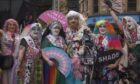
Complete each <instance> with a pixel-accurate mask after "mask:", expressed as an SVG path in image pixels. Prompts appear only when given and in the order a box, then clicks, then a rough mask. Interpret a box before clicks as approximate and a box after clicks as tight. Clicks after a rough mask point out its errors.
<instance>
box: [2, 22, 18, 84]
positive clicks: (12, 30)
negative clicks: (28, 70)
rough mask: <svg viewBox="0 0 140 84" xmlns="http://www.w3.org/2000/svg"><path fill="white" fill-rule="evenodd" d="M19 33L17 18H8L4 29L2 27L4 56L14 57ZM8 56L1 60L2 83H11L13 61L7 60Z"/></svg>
mask: <svg viewBox="0 0 140 84" xmlns="http://www.w3.org/2000/svg"><path fill="white" fill-rule="evenodd" d="M18 33H19V25H18V23H17V21H16V20H15V19H7V20H6V21H5V23H4V26H3V30H1V29H0V34H1V36H0V40H1V43H0V44H1V53H0V54H1V55H2V57H3V56H5V57H12V58H11V59H13V54H14V50H15V41H16V36H18ZM7 60H9V59H8V58H6V59H3V60H1V64H0V65H1V68H2V69H3V71H2V75H3V76H2V84H10V80H11V69H12V65H13V63H14V62H13V61H12V60H11V61H7Z"/></svg>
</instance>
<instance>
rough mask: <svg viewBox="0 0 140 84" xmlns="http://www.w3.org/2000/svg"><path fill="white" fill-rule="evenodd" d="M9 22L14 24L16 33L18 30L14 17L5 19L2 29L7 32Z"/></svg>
mask: <svg viewBox="0 0 140 84" xmlns="http://www.w3.org/2000/svg"><path fill="white" fill-rule="evenodd" d="M11 22H12V23H14V25H15V28H16V30H15V33H18V32H19V25H18V22H17V21H16V20H15V19H7V20H6V21H5V23H4V27H3V30H4V31H5V32H7V31H8V24H9V23H11Z"/></svg>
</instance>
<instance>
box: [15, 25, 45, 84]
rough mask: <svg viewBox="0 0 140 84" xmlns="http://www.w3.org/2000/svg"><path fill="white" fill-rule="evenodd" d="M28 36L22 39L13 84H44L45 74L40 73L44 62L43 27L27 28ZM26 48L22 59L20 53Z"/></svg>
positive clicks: (32, 26)
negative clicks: (41, 49)
mask: <svg viewBox="0 0 140 84" xmlns="http://www.w3.org/2000/svg"><path fill="white" fill-rule="evenodd" d="M25 31H26V35H25V34H22V35H24V36H23V37H21V41H20V48H19V54H18V55H19V56H18V59H17V66H16V70H18V72H17V73H15V75H17V76H16V77H15V79H14V80H16V81H14V82H13V84H42V83H43V80H42V79H43V73H42V71H40V68H41V67H42V66H41V65H42V62H41V58H40V55H39V53H40V41H41V38H40V37H41V25H40V24H39V23H33V24H31V25H29V26H27V27H26V28H25V29H24V30H23V33H24V32H25ZM22 48H25V50H24V51H23V52H24V55H23V57H21V55H20V52H21V50H22Z"/></svg>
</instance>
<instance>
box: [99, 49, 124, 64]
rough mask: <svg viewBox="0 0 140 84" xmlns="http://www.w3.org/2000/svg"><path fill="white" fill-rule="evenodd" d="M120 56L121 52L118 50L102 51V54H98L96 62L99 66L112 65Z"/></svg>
mask: <svg viewBox="0 0 140 84" xmlns="http://www.w3.org/2000/svg"><path fill="white" fill-rule="evenodd" d="M121 56H122V52H121V51H119V50H115V49H113V50H109V51H104V52H102V53H99V54H98V58H97V62H98V63H101V64H106V63H109V64H110V63H114V62H115V61H116V60H117V59H119V58H120V57H121Z"/></svg>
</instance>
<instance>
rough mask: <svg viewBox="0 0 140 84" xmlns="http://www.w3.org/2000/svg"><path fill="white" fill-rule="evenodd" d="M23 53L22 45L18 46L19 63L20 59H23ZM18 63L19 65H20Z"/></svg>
mask: <svg viewBox="0 0 140 84" xmlns="http://www.w3.org/2000/svg"><path fill="white" fill-rule="evenodd" d="M24 53H25V47H24V46H20V49H19V54H18V56H19V57H18V61H19V62H20V63H21V61H22V59H23V56H24ZM20 63H19V65H20Z"/></svg>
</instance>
